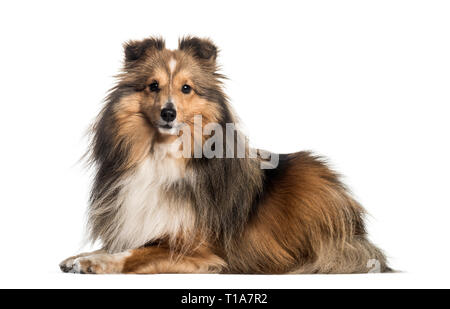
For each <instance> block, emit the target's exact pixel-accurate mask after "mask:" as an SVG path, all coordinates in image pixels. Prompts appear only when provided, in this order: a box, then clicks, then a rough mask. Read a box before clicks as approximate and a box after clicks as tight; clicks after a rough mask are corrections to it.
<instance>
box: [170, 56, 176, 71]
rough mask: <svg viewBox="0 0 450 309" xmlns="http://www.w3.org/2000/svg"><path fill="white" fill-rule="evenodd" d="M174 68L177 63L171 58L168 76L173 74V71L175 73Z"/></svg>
mask: <svg viewBox="0 0 450 309" xmlns="http://www.w3.org/2000/svg"><path fill="white" fill-rule="evenodd" d="M176 66H177V61H176V60H175V59H173V58H172V59H170V61H169V69H170V74H173V71H175V67H176Z"/></svg>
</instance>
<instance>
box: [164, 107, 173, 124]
mask: <svg viewBox="0 0 450 309" xmlns="http://www.w3.org/2000/svg"><path fill="white" fill-rule="evenodd" d="M161 118H162V120H164V121H167V122H171V121H174V120H175V118H177V111H176V110H174V109H173V108H172V107H169V108H167V107H166V108H163V109H162V110H161Z"/></svg>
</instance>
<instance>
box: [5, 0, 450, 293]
mask: <svg viewBox="0 0 450 309" xmlns="http://www.w3.org/2000/svg"><path fill="white" fill-rule="evenodd" d="M449 16H450V4H449V3H448V2H446V1H393V0H390V1H305V2H301V1H254V2H252V1H226V2H225V1H223V2H220V4H219V2H218V1H217V2H212V1H194V0H191V1H72V2H68V1H64V2H62V1H14V2H13V1H9V2H6V1H2V2H1V4H0V33H1V36H0V37H1V41H0V82H1V83H0V85H1V86H0V104H1V106H0V134H1V144H0V145H1V152H0V164H1V169H0V171H1V177H0V181H1V186H0V188H1V195H0V206H1V208H0V244H1V252H0V265H1V268H2V271H1V272H2V274H1V276H0V287H146V288H150V287H191V288H194V287H222V288H232V287H234V288H238V287H241V288H262V287H266V288H270V287H284V288H297V287H419V286H421V287H431V286H446V287H447V288H448V287H449V284H448V282H449V281H448V279H447V278H448V275H449V274H450V272H449V271H448V264H449V258H450V254H449V253H450V249H449V241H448V236H449V223H448V219H449V215H450V212H449V207H450V203H449V202H450V198H449V194H448V191H449V181H448V177H449V175H450V165H449V162H448V160H449V156H450V146H449V139H448V135H449V134H448V133H449V132H450V125H449V123H448V119H449V111H450V108H449V104H450V88H449V85H450V73H449V72H450V56H449V55H450V40H449V37H450V18H449ZM185 34H193V35H197V36H207V37H210V38H212V39H213V40H214V41H215V42H216V44H217V45H218V46H219V47H220V48H221V53H220V56H219V62H220V63H221V64H222V72H223V73H225V74H226V75H227V76H228V77H229V78H230V80H229V81H228V82H227V83H226V84H227V93H228V94H229V96H230V97H231V100H232V103H233V105H234V107H235V109H236V110H237V111H238V114H239V115H240V117H241V119H242V120H243V122H244V124H245V127H246V129H247V132H248V134H249V136H250V138H251V140H252V142H253V145H254V146H257V147H261V148H265V149H270V150H272V151H276V152H294V151H299V150H306V149H309V150H314V151H315V152H317V153H319V154H322V155H325V156H326V157H328V158H329V159H330V162H331V163H332V166H333V167H335V168H336V169H337V170H338V171H339V172H341V173H342V174H344V175H345V178H344V179H345V182H346V183H347V184H348V185H349V186H350V188H351V189H352V190H353V192H354V194H355V195H356V197H357V198H358V199H359V201H361V202H362V204H363V205H364V206H365V207H366V208H367V210H368V211H369V213H370V214H371V217H370V218H369V220H368V227H369V232H370V237H371V239H372V240H373V241H374V242H375V243H376V244H378V245H379V246H380V247H381V248H383V249H384V250H385V251H386V252H387V254H388V255H389V256H390V260H391V265H392V266H393V267H394V268H396V269H399V270H403V271H405V273H400V274H391V275H337V276H317V275H316V276H234V275H233V276H231V275H228V276H225V275H222V276H220V275H214V276H210V275H194V276H192V275H157V276H80V275H78V276H77V275H71V274H61V273H60V272H59V269H58V263H59V262H60V260H62V259H63V258H65V257H67V256H69V255H71V254H74V253H76V252H77V251H78V250H81V249H89V248H81V247H80V245H81V240H82V232H83V224H84V213H85V210H86V206H87V197H88V192H89V182H90V175H89V172H87V171H86V170H85V169H84V168H83V166H82V165H80V164H78V163H77V161H78V159H79V158H80V157H81V155H82V154H83V152H84V151H85V149H86V145H87V140H86V139H85V138H83V134H84V132H85V131H86V129H87V127H88V125H89V124H90V123H91V121H92V120H93V119H94V117H95V116H96V114H97V112H98V111H99V109H100V107H101V103H102V99H103V98H104V96H105V94H106V92H107V90H108V89H109V88H110V87H111V86H112V85H113V84H114V78H113V75H115V74H116V73H118V71H119V67H120V65H121V61H122V58H123V53H122V52H123V51H122V43H123V42H124V41H126V40H128V39H141V38H145V37H146V36H149V35H161V36H163V37H165V38H166V40H167V45H168V47H170V48H176V44H177V39H178V37H180V36H182V35H185Z"/></svg>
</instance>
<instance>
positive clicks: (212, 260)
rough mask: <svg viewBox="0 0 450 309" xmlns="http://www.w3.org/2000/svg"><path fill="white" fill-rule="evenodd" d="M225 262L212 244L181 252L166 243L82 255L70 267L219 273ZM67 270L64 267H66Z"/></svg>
mask: <svg viewBox="0 0 450 309" xmlns="http://www.w3.org/2000/svg"><path fill="white" fill-rule="evenodd" d="M224 267H225V262H224V261H223V260H222V259H221V258H220V257H218V256H217V255H215V254H213V253H212V252H211V251H210V250H209V249H208V248H206V247H201V248H198V249H197V250H195V251H193V252H190V253H188V254H183V255H181V254H177V253H174V252H171V251H170V250H169V249H167V248H163V247H156V246H155V247H151V246H150V247H143V248H139V249H133V250H127V251H124V252H120V253H114V254H109V253H104V252H102V253H97V254H92V255H86V256H80V257H78V258H76V259H75V260H74V261H73V266H72V268H71V269H70V271H66V272H73V273H80V274H121V273H122V274H126V273H130V274H157V273H218V272H221V270H222V269H223V268H224ZM63 271H64V270H63Z"/></svg>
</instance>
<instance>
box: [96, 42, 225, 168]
mask: <svg viewBox="0 0 450 309" xmlns="http://www.w3.org/2000/svg"><path fill="white" fill-rule="evenodd" d="M124 49H125V60H124V67H123V72H122V73H121V74H119V76H118V78H119V81H118V83H117V85H116V87H114V88H113V89H112V91H111V93H110V95H109V97H108V99H107V104H106V106H105V108H104V109H103V110H102V112H101V114H100V118H99V120H98V122H97V124H96V127H95V128H94V132H95V136H94V143H93V146H94V148H93V151H94V157H99V156H100V157H104V156H105V152H108V149H109V150H113V149H118V147H119V148H124V147H125V148H126V149H123V151H122V152H126V153H127V156H128V157H130V158H134V159H132V161H135V162H136V160H138V158H139V157H142V155H144V153H145V152H146V151H148V149H149V146H151V143H153V142H155V141H170V140H173V139H174V138H176V133H177V132H178V134H179V133H180V131H179V129H180V128H181V127H183V126H185V125H188V126H190V127H191V132H194V117H195V116H202V126H205V125H206V124H208V123H218V124H222V125H223V124H225V123H230V122H233V116H232V112H231V110H230V108H229V107H228V103H227V98H226V96H225V94H224V93H223V91H222V82H221V80H222V78H223V76H222V75H221V74H219V73H218V72H217V69H218V68H217V64H216V58H217V52H218V49H217V47H216V46H215V45H214V44H213V43H212V42H211V41H210V40H209V39H200V38H196V37H185V38H182V39H180V40H179V45H178V49H176V50H169V49H166V47H165V43H164V40H163V39H160V38H148V39H145V40H142V41H129V42H127V43H125V45H124Z"/></svg>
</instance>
